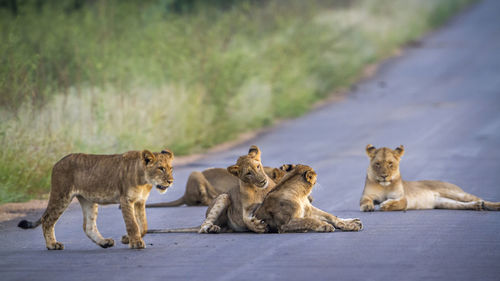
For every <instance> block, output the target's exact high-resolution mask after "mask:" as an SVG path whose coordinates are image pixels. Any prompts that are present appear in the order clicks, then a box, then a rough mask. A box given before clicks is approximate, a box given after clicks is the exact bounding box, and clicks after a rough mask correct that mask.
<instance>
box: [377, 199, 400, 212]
mask: <svg viewBox="0 0 500 281" xmlns="http://www.w3.org/2000/svg"><path fill="white" fill-rule="evenodd" d="M397 204H398V200H394V199H389V200H386V201H384V202H383V203H382V204H380V210H381V211H392V210H395V207H396V205H397Z"/></svg>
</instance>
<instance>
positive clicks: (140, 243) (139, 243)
mask: <svg viewBox="0 0 500 281" xmlns="http://www.w3.org/2000/svg"><path fill="white" fill-rule="evenodd" d="M129 247H130V249H144V248H146V244H145V243H144V240H142V239H138V240H132V241H130V244H129Z"/></svg>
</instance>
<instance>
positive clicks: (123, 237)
mask: <svg viewBox="0 0 500 281" xmlns="http://www.w3.org/2000/svg"><path fill="white" fill-rule="evenodd" d="M122 243H123V244H128V243H129V239H128V235H123V236H122Z"/></svg>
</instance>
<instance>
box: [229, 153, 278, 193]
mask: <svg viewBox="0 0 500 281" xmlns="http://www.w3.org/2000/svg"><path fill="white" fill-rule="evenodd" d="M227 171H228V172H229V173H231V174H232V175H234V176H236V177H238V178H239V179H240V180H241V181H243V182H244V183H248V184H252V185H255V186H257V187H259V188H266V187H267V186H268V185H269V180H268V177H267V175H266V173H265V172H264V167H263V166H262V163H261V161H260V149H259V148H258V147H257V146H255V145H252V146H251V147H250V149H249V150H248V154H247V155H244V156H240V157H239V158H238V161H236V164H235V165H232V166H229V167H227Z"/></svg>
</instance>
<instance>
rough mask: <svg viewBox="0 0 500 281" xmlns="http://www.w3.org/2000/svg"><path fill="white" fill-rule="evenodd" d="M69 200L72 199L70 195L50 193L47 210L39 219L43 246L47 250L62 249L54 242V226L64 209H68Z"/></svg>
mask: <svg viewBox="0 0 500 281" xmlns="http://www.w3.org/2000/svg"><path fill="white" fill-rule="evenodd" d="M56 198H57V199H56ZM71 199H73V197H72V196H71V195H62V196H57V195H56V193H55V192H52V193H51V196H50V199H49V203H48V204H47V209H46V210H45V212H44V213H43V215H42V218H41V221H42V231H43V236H44V237H45V245H46V246H47V249H48V250H63V249H64V245H63V244H62V243H60V242H57V240H56V235H55V231H54V226H55V225H56V223H57V221H58V220H59V218H60V217H61V215H62V213H64V211H65V210H66V208H68V206H69V203H71ZM55 201H57V202H55Z"/></svg>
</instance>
